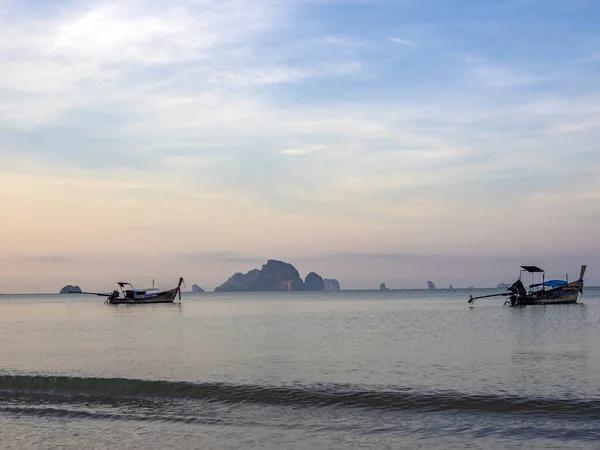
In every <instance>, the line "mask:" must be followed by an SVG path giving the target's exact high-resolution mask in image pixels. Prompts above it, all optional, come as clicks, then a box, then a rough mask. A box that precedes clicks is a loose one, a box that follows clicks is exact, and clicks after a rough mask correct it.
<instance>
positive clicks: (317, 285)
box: [304, 272, 325, 291]
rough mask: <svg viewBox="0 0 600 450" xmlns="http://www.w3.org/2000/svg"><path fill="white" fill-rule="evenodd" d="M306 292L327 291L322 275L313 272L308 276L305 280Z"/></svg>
mask: <svg viewBox="0 0 600 450" xmlns="http://www.w3.org/2000/svg"><path fill="white" fill-rule="evenodd" d="M304 290H305V291H324V290H325V280H323V278H322V277H321V275H319V274H317V273H315V272H311V273H309V274H308V275H306V278H305V279H304Z"/></svg>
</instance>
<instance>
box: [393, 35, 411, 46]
mask: <svg viewBox="0 0 600 450" xmlns="http://www.w3.org/2000/svg"><path fill="white" fill-rule="evenodd" d="M390 41H391V42H393V43H394V44H398V45H404V46H408V47H417V44H415V43H414V42H412V41H409V40H408V39H400V38H398V37H390Z"/></svg>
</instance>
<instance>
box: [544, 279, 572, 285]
mask: <svg viewBox="0 0 600 450" xmlns="http://www.w3.org/2000/svg"><path fill="white" fill-rule="evenodd" d="M543 284H544V286H550V287H559V286H566V285H567V282H566V281H565V280H548V281H545V282H544V283H543Z"/></svg>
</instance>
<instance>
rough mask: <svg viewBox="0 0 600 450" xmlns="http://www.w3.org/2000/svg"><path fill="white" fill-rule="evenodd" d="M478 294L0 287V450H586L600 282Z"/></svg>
mask: <svg viewBox="0 0 600 450" xmlns="http://www.w3.org/2000/svg"><path fill="white" fill-rule="evenodd" d="M496 292H501V291H500V290H496V289H490V290H485V289H475V290H471V291H469V290H466V289H465V290H461V289H456V290H432V291H428V290H392V291H340V292H317V293H310V292H274V293H235V294H228V293H206V294H191V293H188V294H184V295H183V297H182V299H181V302H178V303H174V304H167V305H133V306H132V305H107V304H104V303H103V299H102V298H101V297H96V296H82V295H6V294H4V295H0V448H1V449H19V450H21V449H336V450H337V449H339V450H342V449H344V450H347V449H371V448H372V449H452V448H460V449H505V448H514V449H520V448H556V449H588V448H589V449H598V448H600V288H594V287H590V288H588V287H586V288H585V290H584V295H583V298H582V303H581V304H576V305H553V306H526V307H509V306H503V301H504V298H503V297H498V298H489V299H481V300H477V302H475V303H474V305H469V304H468V302H467V300H468V298H469V295H471V294H473V295H485V294H491V293H496Z"/></svg>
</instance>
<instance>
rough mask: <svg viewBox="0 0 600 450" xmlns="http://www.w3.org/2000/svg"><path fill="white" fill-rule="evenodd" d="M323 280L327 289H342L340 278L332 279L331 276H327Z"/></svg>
mask: <svg viewBox="0 0 600 450" xmlns="http://www.w3.org/2000/svg"><path fill="white" fill-rule="evenodd" d="M323 281H324V282H325V290H326V291H339V290H341V288H340V283H339V281H338V280H336V279H330V278H325V279H324V280H323Z"/></svg>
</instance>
